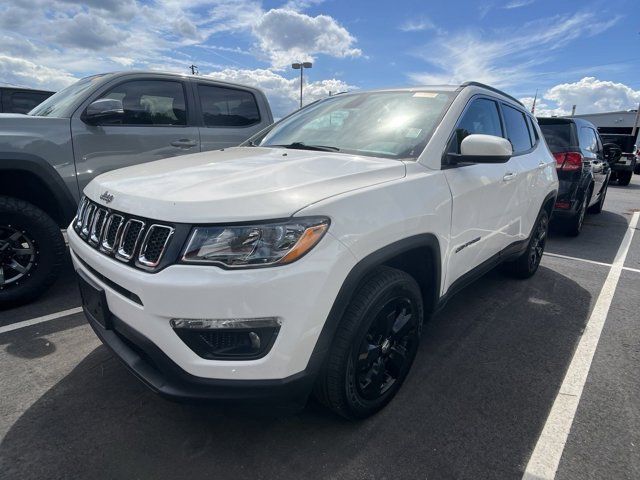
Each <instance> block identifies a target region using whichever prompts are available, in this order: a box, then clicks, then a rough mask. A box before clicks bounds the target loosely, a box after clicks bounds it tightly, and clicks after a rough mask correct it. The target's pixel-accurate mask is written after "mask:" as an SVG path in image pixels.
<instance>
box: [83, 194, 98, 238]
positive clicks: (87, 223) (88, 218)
mask: <svg viewBox="0 0 640 480" xmlns="http://www.w3.org/2000/svg"><path fill="white" fill-rule="evenodd" d="M96 209H97V207H96V206H95V205H94V204H93V203H90V204H89V205H88V206H87V208H86V209H85V211H84V214H83V215H82V228H81V229H80V236H81V237H82V238H84V239H85V240H86V239H87V237H88V236H89V228H91V223H92V222H93V214H94V213H95V212H96Z"/></svg>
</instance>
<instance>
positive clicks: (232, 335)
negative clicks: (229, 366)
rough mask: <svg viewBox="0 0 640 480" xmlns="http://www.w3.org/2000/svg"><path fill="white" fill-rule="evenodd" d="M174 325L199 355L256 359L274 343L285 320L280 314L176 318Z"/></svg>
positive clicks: (263, 354)
mask: <svg viewBox="0 0 640 480" xmlns="http://www.w3.org/2000/svg"><path fill="white" fill-rule="evenodd" d="M170 323H171V327H172V328H173V329H174V331H175V332H176V334H177V335H178V337H180V339H182V341H183V342H184V343H185V344H186V345H187V346H188V347H189V348H190V349H191V350H193V351H194V352H195V353H196V354H197V355H198V356H200V357H202V358H206V359H209V360H252V359H257V358H261V357H264V356H265V355H266V354H267V353H269V350H270V349H271V347H272V346H273V343H274V342H275V339H276V337H277V336H278V332H279V331H280V325H281V321H280V319H279V318H277V317H264V318H231V319H226V318H225V319H208V318H207V319H186V318H174V319H172V320H171V322H170Z"/></svg>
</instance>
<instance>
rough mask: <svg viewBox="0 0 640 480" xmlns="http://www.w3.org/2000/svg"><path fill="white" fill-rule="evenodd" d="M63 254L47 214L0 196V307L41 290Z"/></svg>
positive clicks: (30, 297)
mask: <svg viewBox="0 0 640 480" xmlns="http://www.w3.org/2000/svg"><path fill="white" fill-rule="evenodd" d="M65 253H66V246H65V243H64V238H63V236H62V232H61V231H60V227H59V226H58V224H57V223H56V222H55V221H54V220H53V219H52V218H51V217H50V216H49V215H47V214H46V213H45V212H44V211H42V210H41V209H40V208H38V207H36V206H35V205H33V204H31V203H29V202H25V201H24V200H20V199H17V198H12V197H5V196H0V309H1V308H7V307H12V306H15V305H18V304H21V303H25V302H28V301H30V300H33V299H34V298H36V297H37V296H39V295H41V294H42V293H43V292H45V291H46V289H47V288H48V287H49V286H51V284H53V282H54V281H55V280H56V278H57V277H58V275H59V273H60V269H61V267H62V263H63V261H64V259H65Z"/></svg>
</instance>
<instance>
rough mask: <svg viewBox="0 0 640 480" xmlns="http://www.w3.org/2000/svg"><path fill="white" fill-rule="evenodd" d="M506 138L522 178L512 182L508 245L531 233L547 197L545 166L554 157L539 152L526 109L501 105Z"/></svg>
mask: <svg viewBox="0 0 640 480" xmlns="http://www.w3.org/2000/svg"><path fill="white" fill-rule="evenodd" d="M502 114H503V116H504V121H505V126H506V129H507V138H508V139H509V141H510V142H511V145H512V146H513V155H514V156H513V157H512V159H511V160H512V161H513V162H514V163H516V164H517V165H518V171H519V174H518V176H519V178H517V179H516V180H515V181H514V182H513V186H514V192H513V197H512V198H513V200H512V201H513V208H512V213H513V214H514V215H513V218H512V219H511V223H510V224H509V228H508V230H507V231H506V234H507V236H508V241H509V243H513V242H516V241H518V240H524V239H526V238H527V237H528V236H529V234H530V233H531V229H532V228H533V224H534V223H535V221H536V219H537V217H538V213H539V212H540V207H541V205H542V202H543V201H544V196H545V195H546V194H547V190H546V188H545V184H546V183H547V182H546V180H545V178H544V176H545V174H546V173H545V167H546V166H548V164H553V162H552V157H550V156H549V155H545V154H544V152H542V151H541V150H540V149H538V148H537V147H538V141H539V136H538V133H537V131H536V130H535V128H534V126H533V124H532V123H531V119H530V118H529V116H528V115H527V114H526V113H525V112H524V110H522V109H520V108H517V107H515V106H513V105H509V104H507V103H502Z"/></svg>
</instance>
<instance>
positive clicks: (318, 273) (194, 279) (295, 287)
mask: <svg viewBox="0 0 640 480" xmlns="http://www.w3.org/2000/svg"><path fill="white" fill-rule="evenodd" d="M68 236H69V245H70V247H71V256H72V259H73V264H74V267H75V269H76V271H77V272H78V273H79V274H80V275H83V276H84V277H85V278H87V279H88V280H89V281H90V282H91V283H92V284H94V285H96V286H97V287H98V288H99V289H101V290H103V291H104V295H105V299H106V303H107V305H108V311H109V315H110V316H111V318H112V319H113V322H112V325H113V328H112V329H106V330H105V329H104V328H102V327H101V326H100V325H99V324H98V323H97V322H96V321H95V319H92V318H91V315H90V314H89V315H87V317H88V320H89V323H90V324H91V325H92V327H93V328H94V330H95V331H96V333H97V335H98V336H99V337H100V338H101V340H102V341H103V342H104V343H105V344H106V345H107V346H109V347H110V348H111V349H112V350H113V351H114V353H116V355H117V356H118V357H120V358H121V360H122V361H123V362H124V363H125V365H126V366H127V367H128V368H129V369H130V370H131V371H133V372H134V373H135V375H136V376H138V377H139V378H141V379H142V380H143V381H144V382H145V383H146V384H147V385H149V386H150V387H151V388H152V389H153V390H155V391H157V392H158V393H160V394H162V395H164V396H167V397H173V398H213V399H221V400H224V399H232V398H237V399H244V398H248V397H253V398H258V399H260V398H267V397H274V396H275V397H276V398H277V397H280V396H282V395H284V396H291V395H294V396H295V395H296V394H298V393H299V392H300V391H302V390H307V393H308V389H309V388H310V385H311V384H312V382H313V377H314V373H315V371H316V370H317V368H318V367H319V365H320V363H321V361H322V358H323V357H324V352H322V351H316V349H315V346H316V343H317V341H318V338H319V336H320V332H321V331H322V327H323V326H324V323H325V321H326V318H327V317H328V315H329V312H330V310H331V307H332V306H333V302H334V300H335V298H336V297H337V295H338V291H339V290H340V287H341V286H342V283H343V281H344V279H345V278H346V276H347V274H348V272H349V271H350V269H351V268H352V267H353V265H354V264H355V257H353V255H352V254H351V253H350V252H349V251H348V250H347V249H346V247H344V246H343V245H342V244H341V243H340V242H339V241H337V240H336V239H335V238H333V237H332V236H331V235H329V234H327V235H325V238H323V239H322V241H321V242H320V243H319V244H318V245H317V246H316V248H314V250H312V251H311V252H310V253H309V254H308V255H306V256H305V257H304V258H302V259H301V260H299V261H298V262H295V263H292V264H290V265H285V266H282V267H275V268H263V269H250V270H237V271H229V270H223V269H220V268H217V267H214V266H202V265H172V266H169V267H167V268H165V269H163V270H162V271H160V272H157V273H147V272H143V271H140V270H137V269H134V268H131V267H130V266H128V265H124V264H122V263H120V262H119V261H117V260H114V259H112V258H109V257H106V256H105V255H102V254H101V253H99V252H97V251H96V250H94V249H93V248H92V247H90V246H89V245H87V244H86V243H85V242H84V241H83V240H81V239H80V238H79V237H78V236H77V234H76V233H75V232H74V231H73V229H71V228H70V229H69V230H68ZM271 316H273V317H279V318H281V319H282V327H281V329H280V332H279V334H278V337H277V338H276V340H275V343H274V345H273V347H272V348H271V350H270V351H269V353H267V354H266V355H265V356H264V357H262V358H259V359H255V360H207V359H204V358H202V357H200V356H198V355H197V354H196V353H194V352H193V351H192V350H191V349H190V348H189V347H188V346H187V345H186V344H185V343H184V342H183V341H182V340H181V339H180V338H179V337H178V335H177V334H176V333H175V331H174V330H173V329H172V328H171V326H170V323H169V322H170V320H171V319H172V318H193V319H202V318H222V319H224V318H254V317H271Z"/></svg>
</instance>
